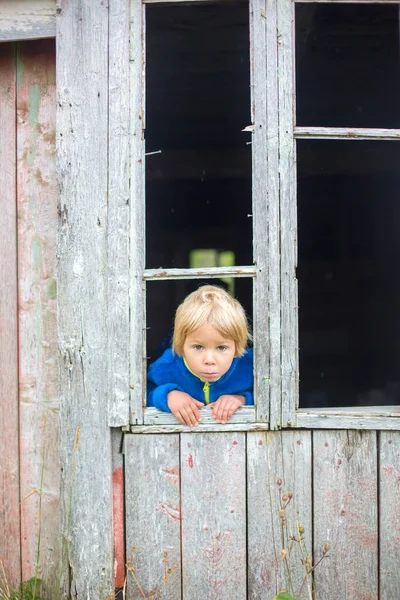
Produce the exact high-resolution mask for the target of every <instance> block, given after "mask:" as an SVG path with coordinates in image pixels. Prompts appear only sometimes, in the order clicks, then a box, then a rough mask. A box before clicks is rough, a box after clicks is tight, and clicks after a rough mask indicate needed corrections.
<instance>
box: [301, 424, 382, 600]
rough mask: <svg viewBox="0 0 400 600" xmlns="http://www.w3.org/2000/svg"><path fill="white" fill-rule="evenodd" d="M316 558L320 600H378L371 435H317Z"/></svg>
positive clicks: (374, 467) (374, 452) (373, 443)
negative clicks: (324, 555) (325, 555)
mask: <svg viewBox="0 0 400 600" xmlns="http://www.w3.org/2000/svg"><path fill="white" fill-rule="evenodd" d="M313 456H314V484H313V487H314V552H315V556H316V557H318V556H319V555H320V554H321V552H322V549H323V547H324V544H325V543H326V542H329V543H330V546H331V550H330V558H329V563H328V564H325V565H323V566H321V568H319V569H317V570H316V573H315V578H316V584H317V592H318V597H321V598H324V600H337V598H355V599H357V598H360V599H361V598H369V599H370V600H376V599H377V598H378V516H377V506H378V493H377V483H378V482H377V478H378V476H377V447H376V432H374V431H322V430H320V431H315V432H314V434H313Z"/></svg>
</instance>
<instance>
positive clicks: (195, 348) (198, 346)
mask: <svg viewBox="0 0 400 600" xmlns="http://www.w3.org/2000/svg"><path fill="white" fill-rule="evenodd" d="M193 349H194V350H202V349H203V346H200V344H194V346H193Z"/></svg>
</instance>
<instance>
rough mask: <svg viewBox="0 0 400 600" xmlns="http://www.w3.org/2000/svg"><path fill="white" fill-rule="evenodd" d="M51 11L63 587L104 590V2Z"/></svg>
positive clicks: (108, 575)
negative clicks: (54, 76)
mask: <svg viewBox="0 0 400 600" xmlns="http://www.w3.org/2000/svg"><path fill="white" fill-rule="evenodd" d="M57 10H58V18H57V125H58V129H57V167H58V185H59V212H60V226H59V237H58V254H59V269H58V272H59V278H58V280H59V295H58V305H59V338H60V342H59V344H60V351H61V355H62V360H61V363H62V364H61V371H60V379H61V382H60V393H61V459H62V502H63V504H62V509H63V523H62V534H63V543H64V547H63V561H62V567H63V573H64V584H65V587H66V588H70V593H71V595H75V594H76V595H77V597H82V598H105V597H107V595H108V594H109V593H110V591H111V590H112V589H113V585H114V580H113V534H112V452H111V431H110V429H109V427H108V402H107V395H108V375H107V369H108V363H107V350H108V342H107V314H108V313H107V208H108V182H107V178H108V172H107V171H108V5H107V3H106V2H104V1H103V0H92V1H91V2H80V1H79V0H69V1H68V2H58V9H57ZM77 434H79V435H77ZM75 440H76V442H75V443H74V441H75ZM67 575H68V580H67V577H66V576H67Z"/></svg>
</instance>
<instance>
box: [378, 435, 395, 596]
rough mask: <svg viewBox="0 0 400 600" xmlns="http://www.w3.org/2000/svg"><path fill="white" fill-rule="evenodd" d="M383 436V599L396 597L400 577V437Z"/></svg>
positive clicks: (380, 528) (380, 460)
mask: <svg viewBox="0 0 400 600" xmlns="http://www.w3.org/2000/svg"><path fill="white" fill-rule="evenodd" d="M378 435H379V538H380V543H379V598H382V599H384V598H396V597H397V596H398V593H399V574H400V521H399V514H400V460H399V456H400V434H399V433H398V432H393V431H387V432H386V431H385V432H381V433H379V434H378Z"/></svg>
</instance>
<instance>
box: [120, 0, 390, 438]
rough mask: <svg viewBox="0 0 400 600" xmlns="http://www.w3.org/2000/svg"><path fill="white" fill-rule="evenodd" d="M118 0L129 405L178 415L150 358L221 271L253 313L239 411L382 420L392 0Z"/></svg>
mask: <svg viewBox="0 0 400 600" xmlns="http://www.w3.org/2000/svg"><path fill="white" fill-rule="evenodd" d="M132 11H133V13H132V19H131V46H130V47H131V69H132V75H131V77H132V81H134V85H133V86H132V89H131V108H132V156H133V158H134V160H133V162H132V178H131V199H132V207H133V208H132V214H131V272H132V277H131V290H132V300H131V322H132V324H133V325H135V324H137V323H142V324H143V327H135V326H132V339H131V349H132V354H131V369H132V381H131V422H132V424H133V425H138V426H140V425H142V424H144V425H145V426H148V425H151V424H155V423H157V424H160V425H163V426H165V427H167V426H168V427H173V426H175V421H174V419H173V418H171V415H168V414H157V411H155V409H147V408H146V407H145V404H144V389H145V383H144V382H145V374H146V368H147V363H148V360H153V359H154V358H156V356H157V353H159V352H161V351H162V349H163V343H168V339H169V335H170V331H171V328H172V322H173V314H174V312H175V309H176V307H177V305H178V303H179V302H180V301H181V300H182V299H183V298H184V297H185V296H186V295H187V293H189V292H190V291H191V290H192V289H194V288H195V287H197V286H198V284H199V281H209V280H213V281H215V280H218V279H219V280H220V281H221V282H223V284H224V285H227V286H231V288H230V289H234V293H235V296H236V297H238V299H239V300H240V301H241V302H242V304H243V305H244V306H245V308H246V310H247V312H248V314H250V316H251V317H252V320H253V332H254V350H255V359H254V360H255V408H252V407H250V408H248V409H247V408H246V409H243V411H240V417H238V420H237V423H238V426H239V425H240V426H243V428H251V427H253V426H257V427H270V428H272V429H276V428H280V427H288V426H289V427H296V426H299V427H331V428H334V427H339V426H341V427H350V426H352V427H361V428H362V427H379V428H381V427H383V428H385V427H386V428H393V427H396V422H397V421H396V418H395V417H396V416H397V415H398V414H399V410H398V408H397V405H398V404H399V399H400V398H399V395H400V383H399V381H398V379H399V380H400V377H398V376H397V368H396V367H397V363H398V360H397V358H400V356H399V355H400V346H399V344H398V342H397V339H396V335H394V334H393V331H398V325H397V315H396V312H397V311H396V310H395V307H396V305H398V301H397V295H398V290H399V289H400V286H399V283H400V281H398V279H397V274H396V275H394V274H393V269H391V268H390V264H391V260H390V259H391V257H392V259H393V258H395V257H396V256H397V255H398V253H399V246H398V242H397V238H398V236H396V227H395V223H396V217H397V208H396V201H395V198H396V197H395V190H396V188H397V185H396V184H397V175H396V170H397V167H396V165H397V153H398V150H397V144H396V140H398V139H400V130H397V129H396V127H399V123H398V121H399V116H398V115H399V114H400V113H398V111H397V110H396V109H397V107H398V105H399V95H400V85H399V81H398V77H397V72H398V68H399V65H398V60H399V59H398V14H399V13H398V6H397V5H395V4H394V3H393V2H391V3H390V4H389V3H388V4H387V5H386V4H383V3H379V4H376V5H374V4H373V3H369V4H365V5H364V4H362V3H354V4H346V3H344V4H341V3H340V2H338V3H335V4H334V5H330V4H324V3H293V2H292V1H291V0H278V1H272V0H271V1H268V2H266V1H265V0H250V2H249V3H248V2H247V0H238V1H233V2H220V3H217V2H214V1H212V0H209V1H205V2H196V1H194V2H191V3H190V4H186V3H184V2H176V3H175V4H168V3H164V2H163V1H162V0H160V1H154V0H143V1H141V0H133V2H132ZM293 23H294V25H295V26H294V27H293ZM143 67H144V68H143ZM372 80H373V81H374V84H372ZM383 127H385V128H392V129H382V128H383ZM399 148H400V147H399ZM385 232H386V234H385ZM144 247H145V253H144V252H143V251H142V250H143V248H144ZM297 280H298V281H297ZM298 282H299V284H298ZM233 286H234V287H233ZM360 298H362V299H363V302H362V305H361V303H360ZM378 313H379V314H378ZM163 340H164V342H163ZM299 347H300V351H299ZM299 364H300V380H299ZM299 390H300V398H299ZM367 405H368V406H369V408H368V414H366V409H365V408H364V409H361V408H360V407H361V406H364V407H365V406H367ZM334 407H341V408H340V410H339V409H338V408H334ZM255 423H256V424H257V425H254V424H255Z"/></svg>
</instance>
